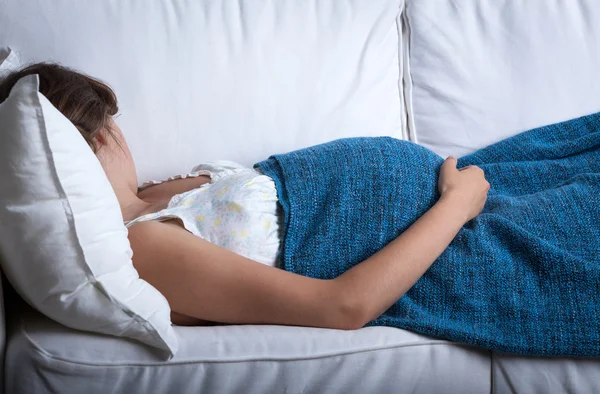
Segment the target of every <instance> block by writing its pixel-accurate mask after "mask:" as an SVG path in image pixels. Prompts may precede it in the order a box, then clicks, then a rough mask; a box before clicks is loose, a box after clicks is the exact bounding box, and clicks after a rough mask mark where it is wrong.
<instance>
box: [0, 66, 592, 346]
mask: <svg viewBox="0 0 600 394" xmlns="http://www.w3.org/2000/svg"><path fill="white" fill-rule="evenodd" d="M29 74H39V78H40V91H41V93H42V94H44V95H45V96H46V97H47V98H48V99H49V101H50V102H51V103H52V104H53V105H54V106H56V107H57V108H58V110H60V111H61V112H62V113H63V114H64V115H65V116H66V117H67V118H68V119H70V120H71V122H72V123H73V124H74V125H75V126H76V127H77V128H78V129H79V131H80V132H81V135H82V136H83V138H85V140H86V141H87V142H88V144H89V145H90V147H91V149H92V150H93V151H94V152H95V154H96V156H97V158H98V160H99V161H100V163H101V164H102V167H103V168H104V171H105V172H106V176H107V177H108V179H109V181H110V183H111V185H112V187H113V189H114V191H115V194H116V196H117V198H118V201H119V204H120V206H121V211H122V214H123V219H124V221H125V225H126V226H127V227H128V229H129V240H130V243H131V247H132V250H133V264H134V266H135V268H136V269H137V271H138V272H139V275H140V277H141V278H142V279H144V280H146V281H147V282H149V283H150V284H151V285H153V286H154V287H156V288H157V289H158V290H159V291H160V292H161V293H162V294H163V295H164V296H165V297H166V299H167V300H168V302H169V305H170V307H171V309H172V321H173V322H174V323H175V324H180V325H203V324H210V323H214V322H217V323H236V324H238V323H255V324H261V323H264V324H285V325H297V326H312V327H327V328H338V329H356V328H360V327H363V326H365V325H386V326H393V327H398V328H405V329H409V330H412V331H416V332H420V333H423V334H427V335H432V336H436V337H441V338H445V339H449V340H454V341H458V342H464V343H468V344H472V345H476V346H480V347H485V348H488V349H494V350H500V351H506V352H512V353H519V354H529V355H557V356H559V355H562V356H565V355H580V356H590V357H599V356H600V346H598V343H600V334H599V332H598V329H597V327H598V321H600V301H599V296H598V295H599V294H600V257H599V256H600V209H599V207H600V197H599V196H600V115H599V114H594V115H589V116H586V117H582V118H578V119H574V120H571V121H568V122H564V123H561V124H556V125H551V126H546V127H542V128H538V129H534V130H530V131H526V132H523V133H521V134H518V135H516V136H514V137H511V138H508V139H506V140H503V141H500V142H498V143H496V144H493V145H490V146H488V147H486V148H483V149H481V150H479V151H477V152H475V153H473V154H471V155H468V156H465V157H462V158H460V159H458V160H457V159H456V158H454V157H448V158H447V159H445V160H444V159H442V158H441V157H440V156H438V155H437V154H435V153H433V152H431V151H429V150H428V149H426V148H424V147H422V146H419V145H417V144H414V143H411V142H407V141H401V140H397V139H394V138H389V137H372V138H367V137H361V138H346V139H340V140H336V141H331V142H328V143H325V144H321V145H317V146H312V147H308V148H305V149H300V150H297V151H294V152H288V153H284V154H275V155H273V156H271V157H269V158H267V159H266V160H264V161H261V162H259V163H256V164H255V165H254V167H253V168H247V167H244V166H241V165H239V164H236V163H235V162H231V161H215V162H205V163H202V164H200V165H198V166H197V167H196V168H194V169H193V171H192V172H191V173H190V174H189V175H188V176H183V177H173V178H171V179H170V180H168V181H164V182H150V183H149V184H146V185H144V187H142V188H140V189H138V186H137V185H138V180H137V179H136V171H135V165H134V162H133V158H132V156H131V154H130V152H129V149H128V147H127V143H126V141H125V139H124V137H123V133H122V132H121V130H120V129H119V127H118V126H117V125H116V124H115V123H114V122H113V119H112V116H113V115H115V114H116V113H117V100H116V97H115V95H114V93H113V91H112V90H111V89H110V88H109V87H108V86H106V85H105V84H103V83H101V82H100V81H98V80H95V79H92V78H90V77H88V76H85V75H83V74H80V73H77V72H75V71H72V70H69V69H66V68H63V67H61V66H57V65H52V64H37V65H33V66H29V67H27V68H25V69H22V70H20V71H18V72H15V73H13V74H11V75H10V76H8V77H7V78H6V79H5V80H4V82H3V83H2V84H1V85H0V102H2V101H4V100H5V99H6V98H7V96H8V94H9V92H10V90H11V88H12V86H13V85H14V84H15V83H16V81H17V80H19V79H20V78H21V77H23V76H25V75H29Z"/></svg>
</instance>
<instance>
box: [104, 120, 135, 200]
mask: <svg viewBox="0 0 600 394" xmlns="http://www.w3.org/2000/svg"><path fill="white" fill-rule="evenodd" d="M110 128H111V131H112V134H113V136H114V138H112V137H110V136H108V135H104V136H102V137H101V138H100V139H99V142H100V143H99V146H100V149H98V151H97V152H96V157H98V160H99V161H100V164H101V165H102V168H103V169H104V172H105V173H106V176H107V177H108V180H109V181H110V184H111V185H112V187H113V189H114V190H115V193H116V194H117V196H119V194H120V193H121V192H123V191H124V190H131V191H133V192H134V193H136V192H137V175H136V171H135V164H134V162H133V157H132V156H131V152H130V151H129V146H127V141H125V137H124V136H123V133H122V132H121V129H120V128H119V126H117V124H116V123H115V122H114V121H113V120H112V119H111V124H110Z"/></svg>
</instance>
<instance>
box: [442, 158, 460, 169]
mask: <svg viewBox="0 0 600 394" xmlns="http://www.w3.org/2000/svg"><path fill="white" fill-rule="evenodd" d="M456 163H457V160H456V157H454V156H448V157H447V158H446V160H444V164H442V171H445V172H447V171H450V170H452V169H454V170H456Z"/></svg>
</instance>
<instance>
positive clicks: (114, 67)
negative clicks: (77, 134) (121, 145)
mask: <svg viewBox="0 0 600 394" xmlns="http://www.w3.org/2000/svg"><path fill="white" fill-rule="evenodd" d="M402 5H403V0H348V1H318V0H306V1H298V0H278V1H271V0H241V1H186V2H181V1H175V0H162V1H150V2H149V1H112V0H97V1H92V2H82V1H80V0H62V1H53V2H47V1H39V0H3V2H2V8H3V11H2V12H0V26H2V34H1V35H0V45H10V46H12V47H13V48H14V49H15V50H16V51H18V52H19V53H20V55H21V57H22V59H23V60H24V61H27V62H31V61H46V60H50V61H57V62H61V63H63V64H64V65H67V66H71V67H74V68H77V69H80V70H82V71H84V72H86V73H88V74H90V75H92V76H95V77H98V78H100V79H102V80H104V81H105V82H107V83H108V84H109V85H111V86H112V87H113V88H114V89H115V90H116V93H117V97H118V99H119V101H120V109H121V111H120V112H121V116H120V117H118V118H117V123H118V124H119V126H120V127H121V129H122V130H123V132H124V133H125V136H126V138H127V140H128V142H129V144H130V145H131V151H132V154H133V156H134V159H135V161H136V164H137V170H138V178H139V182H140V183H143V182H144V181H146V180H149V179H156V178H164V177H166V176H168V175H173V174H174V173H181V172H187V171H189V170H190V169H191V168H192V167H193V166H195V165H196V164H198V163H199V162H202V161H205V160H214V159H230V160H234V161H237V162H239V163H241V164H245V165H251V164H253V163H254V162H256V161H259V160H262V159H265V158H266V156H267V155H269V154H273V153H279V152H283V151H288V150H292V149H296V148H300V147H304V146H307V145H313V144H317V143H320V142H324V141H326V140H331V139H335V138H340V137H348V136H358V135H393V136H396V137H399V138H402V136H403V134H402V130H401V125H402V115H401V114H402V111H401V104H400V95H399V87H400V85H399V82H400V81H399V76H400V69H399V53H398V31H399V28H398V25H397V19H398V18H397V16H398V14H399V12H400V11H401V8H402Z"/></svg>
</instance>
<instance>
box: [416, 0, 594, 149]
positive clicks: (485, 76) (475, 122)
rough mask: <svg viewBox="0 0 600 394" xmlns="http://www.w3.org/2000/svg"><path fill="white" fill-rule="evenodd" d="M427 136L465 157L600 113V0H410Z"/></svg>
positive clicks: (421, 135) (419, 118) (435, 145)
mask: <svg viewBox="0 0 600 394" xmlns="http://www.w3.org/2000/svg"><path fill="white" fill-rule="evenodd" d="M405 20H406V22H407V29H408V31H409V34H408V37H407V38H408V40H407V45H408V50H409V56H407V58H406V60H407V63H408V66H409V67H410V73H409V74H408V75H409V76H410V79H409V80H407V81H406V83H407V92H408V91H411V92H412V94H411V95H409V97H408V102H409V104H410V106H411V108H412V111H410V112H409V116H410V119H411V121H412V125H411V126H412V128H413V130H412V131H414V132H415V135H416V137H417V141H418V142H419V143H420V144H422V145H425V146H427V147H428V148H431V149H433V150H434V151H436V152H437V153H439V154H440V155H442V156H447V155H450V154H453V155H456V156H459V157H460V156H462V155H465V154H468V153H471V152H473V151H474V150H476V149H478V148H482V147H484V146H486V145H489V144H491V143H493V142H496V141H498V140H501V139H504V138H506V137H510V136H512V135H514V134H517V133H520V132H521V131H524V130H527V129H531V128H534V127H538V126H541V125H545V124H551V123H556V122H559V121H564V120H567V119H571V118H575V117H578V116H582V115H587V114H590V113H593V112H598V111H600V78H598V72H599V70H600V23H598V22H597V21H598V20H600V2H598V1H597V0H577V1H562V0H528V1H517V0H508V1H481V0H460V1H451V0H407V2H406V11H405Z"/></svg>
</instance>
